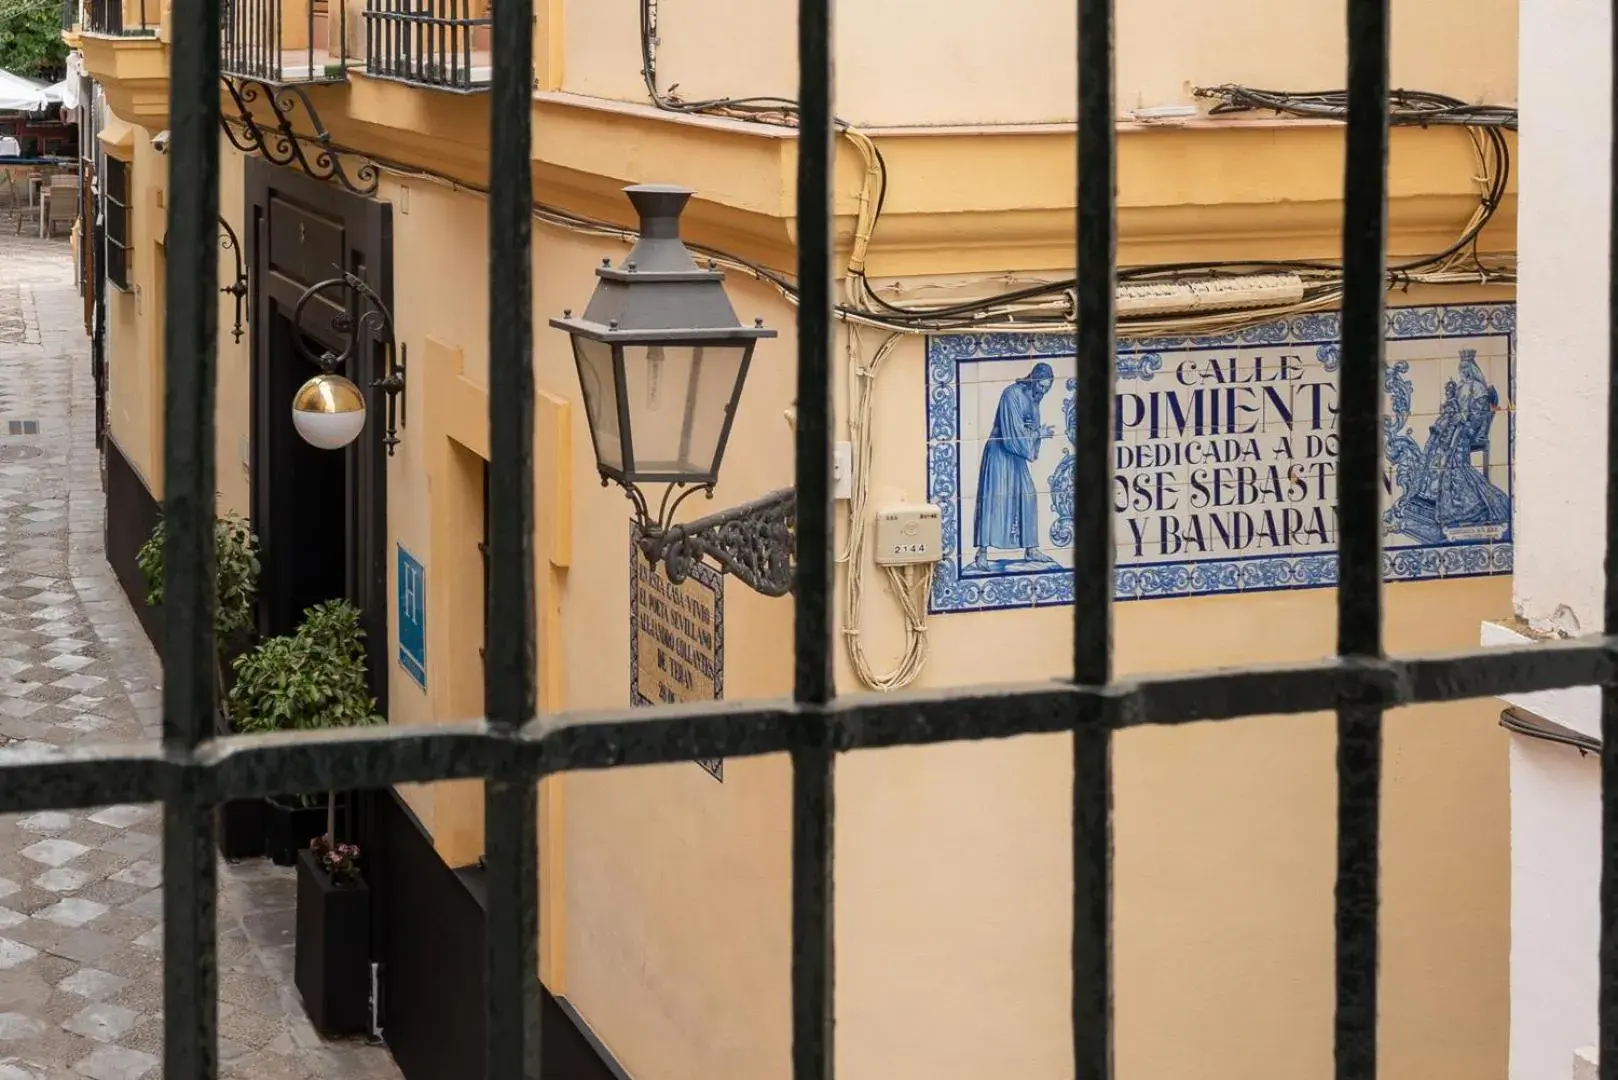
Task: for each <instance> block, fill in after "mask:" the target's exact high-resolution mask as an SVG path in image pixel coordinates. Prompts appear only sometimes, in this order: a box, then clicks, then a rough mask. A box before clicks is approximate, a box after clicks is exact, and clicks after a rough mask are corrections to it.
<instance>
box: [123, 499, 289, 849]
mask: <svg viewBox="0 0 1618 1080" xmlns="http://www.w3.org/2000/svg"><path fill="white" fill-rule="evenodd" d="M163 539H164V534H163V522H162V521H159V522H158V523H157V527H156V528H154V529H153V530H152V535H151V536H150V537H148V538H147V540H146V543H144V544H142V545H141V548H140V551H138V552H137V553H136V555H135V562H136V565H138V566H139V567H140V572H141V576H142V577H144V578H145V579H146V603H147V604H148V605H149V606H151V607H161V606H162V604H163ZM258 576H259V560H258V537H257V536H255V535H253V530H252V527H251V526H249V525H248V523H247V522H246V520H244V519H243V518H240V517H237V516H236V515H234V514H224V515H221V516H220V517H219V518H217V519H216V520H215V521H214V613H213V627H214V681H215V686H216V688H217V694H216V696H215V700H216V703H217V704H216V708H215V712H214V731H215V733H216V734H219V735H228V734H230V733H231V731H232V730H233V728H232V725H231V722H230V709H229V690H230V683H231V681H232V670H233V669H232V661H234V660H235V658H237V657H239V656H241V655H242V654H243V653H245V652H246V651H247V650H248V649H249V648H250V647H251V645H252V638H253V621H254V620H253V616H254V606H255V604H256V603H257V601H258ZM218 825H219V828H218V843H219V853H220V854H221V855H223V856H224V857H225V858H227V859H255V858H258V857H259V856H261V855H263V854H264V828H265V813H264V800H263V799H232V800H231V801H230V802H227V803H225V804H224V805H223V806H221V807H220V808H219V811H218Z"/></svg>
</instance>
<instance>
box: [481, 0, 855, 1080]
mask: <svg viewBox="0 0 1618 1080" xmlns="http://www.w3.org/2000/svg"><path fill="white" fill-rule="evenodd" d="M508 2H509V0H499V2H498V3H497V4H496V5H495V12H496V15H498V14H499V10H500V7H501V6H502V5H504V4H506V3H508ZM832 3H833V0H799V2H798V102H799V110H800V111H799V116H798V191H797V196H798V204H797V218H798V220H797V225H798V283H799V289H800V290H801V294H800V298H799V305H798V419H797V489H798V524H797V599H796V604H795V606H794V608H793V620H794V628H793V629H794V633H793V655H794V667H793V670H794V677H793V692H794V697H795V698H796V699H797V701H798V702H800V703H802V704H806V705H825V704H827V703H829V702H830V701H831V700H832V698H833V697H834V696H835V689H834V686H833V683H832V678H833V676H832V656H831V641H832V611H831V597H832V575H833V567H832V561H831V545H832V501H831V496H832V489H831V475H832V465H831V455H832V445H831V418H832V384H833V382H834V380H833V378H832V372H831V356H832V338H833V334H834V329H833V323H832V257H833V255H834V253H835V250H836V249H835V247H834V243H833V233H832V192H833V182H832V167H833V164H834V162H835V153H834V143H833V139H834V134H833V128H832V124H833V120H832V116H833V114H832V88H833V81H832V80H833V77H834V73H833V63H832V41H833V37H832V14H833V13H832ZM800 723H802V724H805V725H806V726H810V727H812V728H813V729H814V730H813V731H812V732H810V733H808V736H807V739H808V741H807V742H806V743H805V744H804V745H802V746H801V747H799V748H797V749H795V750H794V752H793V754H792V1075H793V1077H794V1080H829V1078H830V1077H831V1075H832V1070H833V1050H832V1034H833V1030H832V1008H833V996H834V995H833V985H834V977H835V976H834V970H833V941H834V936H835V932H834V927H833V919H832V915H833V899H832V886H833V881H832V849H833V835H834V832H833V830H834V827H835V820H836V798H835V795H836V779H837V776H836V756H835V753H834V751H833V748H832V747H831V746H830V745H829V744H828V743H827V742H825V741H824V738H823V736H824V734H825V732H824V730H823V728H822V725H821V722H820V721H819V718H818V717H814V718H811V717H808V716H806V717H805V718H804V720H803V721H800ZM817 733H818V734H819V735H821V736H822V737H821V738H816V737H815V735H816V734H817ZM713 756H722V755H713Z"/></svg>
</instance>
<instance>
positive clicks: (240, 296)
mask: <svg viewBox="0 0 1618 1080" xmlns="http://www.w3.org/2000/svg"><path fill="white" fill-rule="evenodd" d="M219 247H220V249H221V250H224V251H228V252H230V253H231V254H232V255H234V256H235V257H236V276H235V277H234V278H232V279H231V281H230V284H229V285H221V286H219V291H220V292H222V293H224V294H225V295H226V296H232V297H235V298H236V325H235V326H234V327H232V328H231V331H230V335H231V337H233V338H235V339H236V340H237V341H241V339H242V304H243V302H244V301H245V300H246V299H247V270H246V268H245V267H244V266H243V264H242V241H241V237H239V236H237V235H236V230H235V229H233V228H231V227H230V222H228V221H226V220H225V218H224V215H223V214H221V215H220V217H219Z"/></svg>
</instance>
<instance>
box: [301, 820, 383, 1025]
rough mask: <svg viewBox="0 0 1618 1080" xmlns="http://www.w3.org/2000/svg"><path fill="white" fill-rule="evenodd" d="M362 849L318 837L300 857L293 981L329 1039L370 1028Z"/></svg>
mask: <svg viewBox="0 0 1618 1080" xmlns="http://www.w3.org/2000/svg"><path fill="white" fill-rule="evenodd" d="M359 858H360V849H359V847H358V846H357V845H355V844H340V843H334V842H333V841H332V840H331V838H330V837H329V836H317V837H316V838H315V839H314V841H313V842H312V843H311V844H310V845H309V847H308V848H307V849H306V850H304V851H301V852H299V853H298V914H297V937H296V945H295V947H294V949H293V958H292V960H293V982H294V983H295V984H296V985H297V987H298V993H299V994H300V995H302V997H303V1004H304V1009H305V1010H306V1011H307V1012H308V1014H309V1021H310V1023H312V1024H314V1026H315V1028H316V1029H317V1030H318V1031H320V1032H322V1033H323V1034H327V1035H349V1034H356V1033H359V1032H363V1031H366V1030H368V1029H369V1027H370V992H371V990H370V982H371V963H370V959H371V957H370V946H371V897H370V892H369V890H368V889H367V888H366V885H365V878H364V876H363V875H362V874H361V873H360V867H359Z"/></svg>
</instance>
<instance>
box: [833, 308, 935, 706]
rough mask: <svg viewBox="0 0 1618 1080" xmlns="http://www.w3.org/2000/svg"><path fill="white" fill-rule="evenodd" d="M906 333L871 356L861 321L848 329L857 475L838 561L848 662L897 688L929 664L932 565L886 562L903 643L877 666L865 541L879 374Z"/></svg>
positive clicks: (862, 674)
mask: <svg viewBox="0 0 1618 1080" xmlns="http://www.w3.org/2000/svg"><path fill="white" fill-rule="evenodd" d="M901 340H903V335H901V334H899V333H897V332H894V331H889V332H888V334H887V337H885V338H884V339H883V341H882V343H881V344H880V345H878V346H877V348H876V350H875V352H873V353H872V354H871V358H870V359H869V360H865V359H864V358H863V354H864V348H863V343H862V342H861V340H860V332H859V329H858V328H857V327H851V328H850V329H849V332H848V335H847V341H848V368H849V393H850V396H851V397H852V399H853V400H852V402H851V408H850V409H849V421H848V437H849V442H850V445H851V446H852V447H853V453H854V461H853V475H852V477H851V484H850V487H851V491H850V495H849V507H848V522H849V526H848V538H847V542H846V543H845V545H844V547H843V551H842V552H841V553H840V554H839V555H838V557H837V561H838V562H842V563H847V564H848V570H847V572H846V573H845V574H844V576H843V588H844V595H845V597H846V603H847V609H846V614H845V618H844V621H843V639H844V643H845V645H846V647H847V649H848V659H849V664H850V666H851V667H853V669H854V674H855V675H856V676H857V677H858V678H859V680H860V682H862V683H864V684H865V685H866V686H868V687H870V688H871V689H873V690H883V691H888V690H899V689H902V688H904V687H906V686H908V685H910V684H911V683H912V682H914V681H915V680H916V678H917V676H919V675H920V674H921V672H922V669H923V668H924V667H925V666H926V664H927V596H928V595H929V594H930V593H931V592H932V581H933V571H934V565H933V564H927V565H925V566H921V567H911V566H904V567H898V566H885V567H883V568H882V569H883V570H884V571H886V577H887V582H888V591H889V592H890V593H891V594H892V595H893V598H894V601H895V602H896V603H897V605H898V607H899V614H900V617H901V618H902V620H903V622H904V649H903V652H902V653H901V654H900V657H899V660H898V662H897V664H896V665H895V666H894V667H893V668H892V669H891V670H889V671H883V672H879V671H877V670H876V669H875V668H874V667H873V666H872V663H871V659H870V655H869V653H868V652H867V651H866V648H865V642H864V639H863V637H862V636H861V631H862V629H863V621H864V620H863V604H864V590H865V571H866V543H867V541H868V540H869V538H870V530H871V523H872V521H873V520H874V517H875V515H874V514H873V513H872V511H871V508H870V505H869V502H870V494H871V463H872V460H873V458H874V457H875V446H876V433H875V424H874V420H873V413H874V402H875V397H876V380H877V377H878V375H880V374H881V371H882V367H883V365H884V364H885V363H886V362H887V360H888V358H889V357H890V356H891V355H892V353H893V350H894V348H895V347H896V346H897V345H898V344H899V342H900V341H901Z"/></svg>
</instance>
